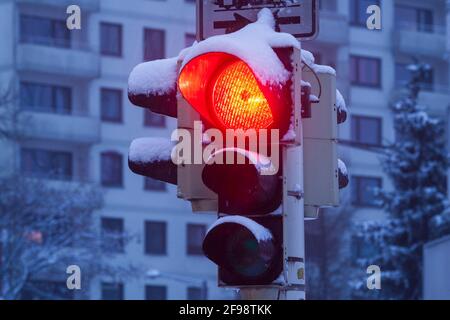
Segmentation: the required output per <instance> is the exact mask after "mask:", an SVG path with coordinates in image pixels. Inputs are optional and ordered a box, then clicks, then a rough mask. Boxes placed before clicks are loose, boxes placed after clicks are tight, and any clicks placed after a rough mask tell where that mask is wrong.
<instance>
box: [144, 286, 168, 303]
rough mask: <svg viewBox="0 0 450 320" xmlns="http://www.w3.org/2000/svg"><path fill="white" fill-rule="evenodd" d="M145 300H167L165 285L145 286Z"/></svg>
mask: <svg viewBox="0 0 450 320" xmlns="http://www.w3.org/2000/svg"><path fill="white" fill-rule="evenodd" d="M145 300H167V288H166V287H165V286H145Z"/></svg>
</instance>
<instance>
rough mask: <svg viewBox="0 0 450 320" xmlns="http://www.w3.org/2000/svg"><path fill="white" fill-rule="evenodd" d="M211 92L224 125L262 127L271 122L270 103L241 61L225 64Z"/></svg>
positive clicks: (247, 127) (227, 126) (245, 127)
mask: <svg viewBox="0 0 450 320" xmlns="http://www.w3.org/2000/svg"><path fill="white" fill-rule="evenodd" d="M212 95H213V106H214V111H215V113H216V115H217V118H218V119H219V120H221V122H222V123H223V124H224V126H225V127H226V128H231V129H245V130H247V129H251V128H254V129H263V128H267V127H269V126H270V125H271V124H272V122H273V117H272V111H271V110H270V106H269V103H268V102H267V99H266V97H265V96H264V94H263V93H262V91H261V89H260V88H259V86H258V82H257V81H256V79H255V76H254V75H253V73H252V71H251V70H250V68H249V67H248V66H247V64H245V63H244V62H243V61H236V62H233V63H230V64H229V65H228V66H227V67H226V68H224V70H223V71H222V72H221V73H220V75H219V76H218V77H217V80H216V83H215V85H214V90H213V93H212Z"/></svg>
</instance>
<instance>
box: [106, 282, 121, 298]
mask: <svg viewBox="0 0 450 320" xmlns="http://www.w3.org/2000/svg"><path fill="white" fill-rule="evenodd" d="M102 300H123V284H122V283H109V282H102Z"/></svg>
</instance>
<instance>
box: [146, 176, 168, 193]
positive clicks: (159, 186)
mask: <svg viewBox="0 0 450 320" xmlns="http://www.w3.org/2000/svg"><path fill="white" fill-rule="evenodd" d="M144 189H145V190H147V191H166V184H165V183H164V182H162V181H159V180H156V179H152V178H144Z"/></svg>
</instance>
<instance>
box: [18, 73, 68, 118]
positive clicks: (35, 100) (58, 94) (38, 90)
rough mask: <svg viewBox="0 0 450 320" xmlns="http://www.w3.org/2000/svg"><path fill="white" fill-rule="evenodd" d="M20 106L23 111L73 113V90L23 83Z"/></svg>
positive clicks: (21, 85)
mask: <svg viewBox="0 0 450 320" xmlns="http://www.w3.org/2000/svg"><path fill="white" fill-rule="evenodd" d="M20 104H21V107H22V108H23V109H28V110H33V111H42V112H51V113H60V114H69V113H71V112H72V89H71V88H69V87H63V86H55V85H49V84H40V83H34V82H26V81H22V82H21V83H20Z"/></svg>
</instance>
